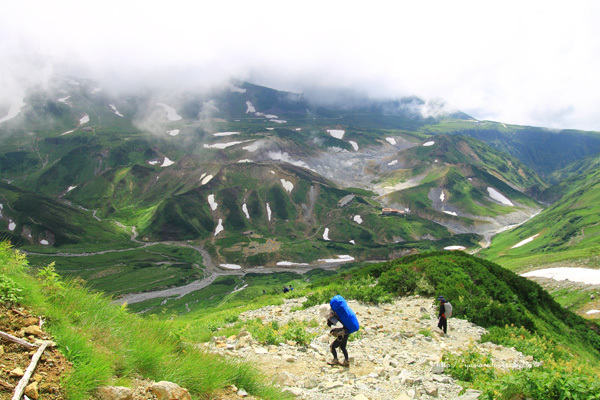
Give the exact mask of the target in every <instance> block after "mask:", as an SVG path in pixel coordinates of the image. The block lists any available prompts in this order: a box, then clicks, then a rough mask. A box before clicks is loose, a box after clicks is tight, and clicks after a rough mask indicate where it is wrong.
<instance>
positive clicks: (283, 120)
mask: <svg viewBox="0 0 600 400" xmlns="http://www.w3.org/2000/svg"><path fill="white" fill-rule="evenodd" d="M269 121H271V122H276V123H278V124H287V121H286V120H285V119H270V120H269Z"/></svg>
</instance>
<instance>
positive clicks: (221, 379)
mask: <svg viewBox="0 0 600 400" xmlns="http://www.w3.org/2000/svg"><path fill="white" fill-rule="evenodd" d="M0 272H1V273H2V274H3V275H5V276H8V277H10V278H11V279H12V280H13V281H15V282H17V284H18V285H19V286H20V287H21V288H22V289H23V293H24V295H23V299H22V301H21V303H22V304H23V305H25V306H27V307H31V308H32V309H34V310H35V311H36V312H40V313H42V314H44V315H45V316H46V318H47V325H46V326H47V329H48V331H49V332H50V333H51V334H52V335H53V336H54V337H55V340H56V342H57V343H58V345H59V349H60V350H61V351H62V352H63V353H64V354H65V355H66V356H67V358H68V359H69V360H70V361H72V362H73V366H74V369H73V372H72V373H70V374H69V375H68V376H66V377H65V380H64V389H65V392H66V393H67V395H68V398H69V399H74V400H78V399H87V398H89V395H90V394H92V393H93V392H94V390H95V389H96V388H97V387H98V386H101V385H106V384H111V383H112V382H114V381H115V380H116V381H118V382H120V383H121V384H122V383H123V382H127V381H128V380H131V379H133V378H138V377H143V378H147V379H152V380H169V381H172V382H175V383H177V384H179V385H181V386H182V387H185V388H187V389H188V390H189V391H190V392H191V393H192V394H193V395H195V396H202V397H207V396H209V395H210V393H211V392H214V391H216V390H218V389H220V388H223V387H225V386H227V385H230V384H235V385H236V386H238V387H243V388H244V389H245V390H247V391H248V392H250V393H251V394H254V395H256V396H260V397H262V398H265V399H282V398H286V396H285V395H284V394H282V393H281V392H280V391H279V390H277V389H275V388H274V387H273V386H271V385H270V384H269V383H268V381H267V379H266V377H265V376H263V375H261V373H260V372H258V369H257V368H255V366H253V365H251V364H249V363H244V362H240V361H238V360H234V359H226V358H223V357H221V356H219V355H216V354H211V353H208V352H206V351H202V350H200V349H198V348H196V347H195V346H194V345H192V344H190V343H186V342H184V341H182V340H181V338H180V336H179V335H177V334H176V333H174V332H173V330H172V328H173V325H172V322H171V321H168V320H160V319H158V318H141V317H139V316H137V315H134V314H130V313H129V312H128V311H127V309H126V308H125V307H120V306H117V305H114V304H111V302H110V298H108V297H107V296H105V295H103V294H101V293H98V292H91V291H90V290H89V289H88V288H87V287H86V286H85V285H84V284H83V283H82V282H81V281H80V280H76V279H71V280H66V281H63V280H61V279H60V277H59V276H58V274H56V272H54V270H53V267H52V266H49V267H46V268H44V269H42V270H41V271H40V273H38V275H37V276H36V277H33V276H31V275H29V274H28V268H27V261H26V259H25V258H24V257H23V256H22V255H20V254H19V253H17V252H13V251H12V249H10V246H9V245H8V244H7V243H0Z"/></svg>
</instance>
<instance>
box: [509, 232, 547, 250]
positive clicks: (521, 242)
mask: <svg viewBox="0 0 600 400" xmlns="http://www.w3.org/2000/svg"><path fill="white" fill-rule="evenodd" d="M538 236H540V234H539V233H537V234H535V235H533V236H531V237H528V238H527V239H525V240H521V241H520V242H519V243H517V244H515V245H514V246H513V247H511V249H516V248H517V247H521V246H523V245H525V244H527V243H529V242H531V241H533V239H535V238H536V237H538Z"/></svg>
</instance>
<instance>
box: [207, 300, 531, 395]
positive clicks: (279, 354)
mask: <svg viewBox="0 0 600 400" xmlns="http://www.w3.org/2000/svg"><path fill="white" fill-rule="evenodd" d="M304 300H305V299H304V298H298V299H289V300H285V303H284V304H283V305H281V306H268V307H264V308H261V309H258V310H254V311H247V312H244V313H242V314H241V315H240V319H241V320H251V319H256V318H260V319H261V320H262V321H263V323H265V324H266V323H268V322H270V321H277V322H278V323H279V325H280V326H282V325H283V324H285V323H286V322H288V321H290V320H294V319H295V320H303V321H307V322H308V321H311V320H313V319H314V320H315V321H317V322H318V323H319V324H318V327H315V328H307V329H308V330H310V331H311V332H312V333H314V334H316V337H315V339H314V340H312V342H311V343H310V344H309V345H308V346H300V345H297V344H296V343H294V342H287V343H281V344H279V345H271V346H267V345H263V344H260V343H257V342H256V341H255V340H254V339H253V338H252V336H251V335H250V334H249V333H248V332H246V331H242V332H241V333H240V334H239V335H236V336H231V337H218V336H216V337H214V338H213V340H212V341H211V342H210V343H205V344H202V345H200V346H201V347H206V348H208V349H209V350H210V351H213V352H217V353H220V354H224V355H229V356H233V357H239V358H242V359H245V360H248V361H250V362H252V363H254V364H255V365H256V366H257V368H260V369H261V370H263V372H264V373H265V374H267V375H268V376H272V377H273V378H274V379H275V381H276V382H277V384H278V385H279V386H281V387H282V388H283V389H284V390H286V391H289V392H291V393H293V394H294V395H296V396H297V398H299V399H307V400H317V399H319V400H329V399H331V400H334V399H335V400H342V399H353V400H365V399H372V400H374V399H392V400H402V399H417V398H418V399H476V398H478V396H479V394H480V393H479V392H476V391H473V390H467V391H466V392H465V393H462V394H461V391H462V387H461V386H459V385H458V384H457V383H456V382H455V380H454V379H453V378H452V377H451V376H450V375H449V374H448V373H447V372H448V370H447V368H448V367H447V366H446V367H444V365H443V364H441V363H440V361H441V358H442V355H443V353H444V352H460V351H462V350H465V349H467V348H468V347H469V346H470V345H473V346H475V347H476V348H477V351H479V352H487V353H490V354H491V355H492V357H493V360H494V365H495V366H500V367H501V368H527V367H528V366H530V365H531V364H532V362H533V359H532V358H531V357H526V356H524V355H523V354H522V353H520V352H517V351H516V350H515V349H514V348H506V347H503V346H498V345H495V344H492V343H477V342H478V340H479V339H480V337H481V335H482V334H483V333H485V329H483V328H481V327H479V326H476V325H474V324H472V323H470V322H468V321H465V320H460V319H454V318H451V319H450V320H449V322H448V327H449V330H448V335H446V336H442V335H441V334H440V330H439V329H438V328H437V309H436V306H435V302H434V301H433V299H430V298H422V297H418V296H414V297H406V298H400V299H397V300H396V301H394V302H393V303H391V304H384V305H381V306H374V305H366V304H361V303H358V302H354V301H351V302H349V304H350V306H351V307H352V309H353V310H354V311H355V312H356V314H357V317H358V318H359V321H360V323H361V329H360V331H359V332H358V333H354V334H352V335H351V336H350V341H349V342H348V352H349V356H350V367H349V368H345V367H341V366H330V365H327V361H329V360H331V359H332V356H331V354H330V352H329V344H330V343H331V342H332V338H331V336H329V335H328V332H329V328H328V327H327V325H326V324H325V321H324V320H322V318H321V317H320V316H319V315H318V313H317V308H318V306H315V307H310V308H308V309H306V310H298V309H299V307H300V306H301V304H302V302H303V301H304ZM312 325H316V324H312ZM340 357H341V354H340Z"/></svg>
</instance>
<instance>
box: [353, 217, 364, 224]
mask: <svg viewBox="0 0 600 400" xmlns="http://www.w3.org/2000/svg"><path fill="white" fill-rule="evenodd" d="M352 220H353V221H354V222H356V223H357V224H359V225H360V224H362V222H363V220H362V218H361V217H360V215H355V216H354V218H352Z"/></svg>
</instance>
